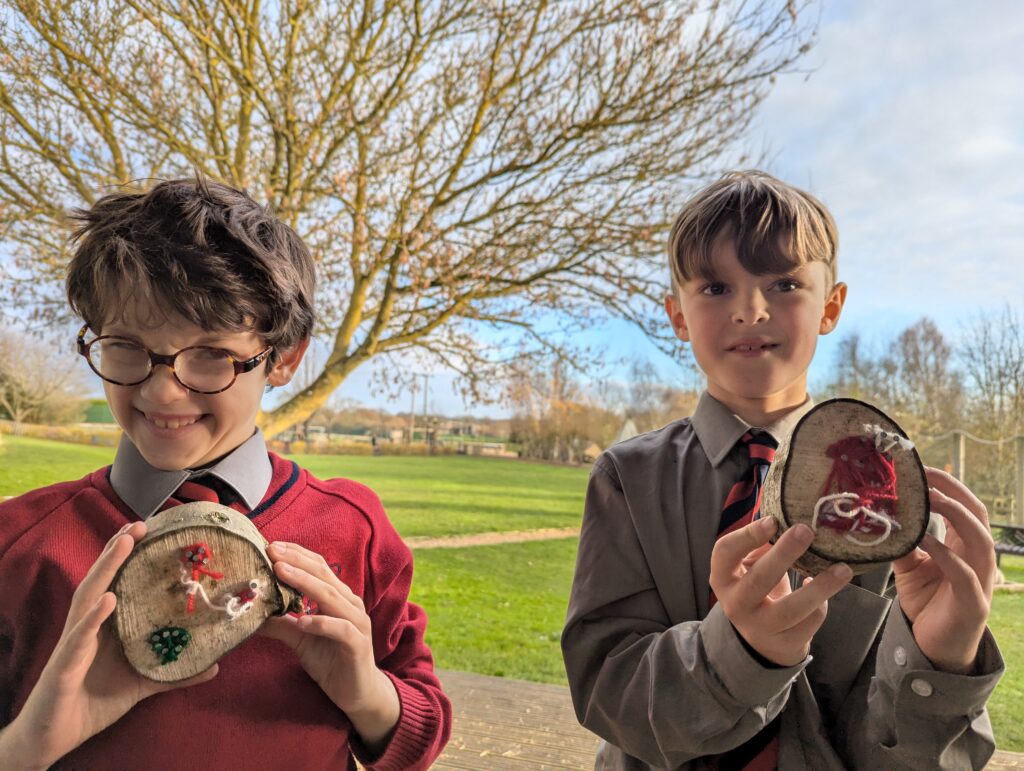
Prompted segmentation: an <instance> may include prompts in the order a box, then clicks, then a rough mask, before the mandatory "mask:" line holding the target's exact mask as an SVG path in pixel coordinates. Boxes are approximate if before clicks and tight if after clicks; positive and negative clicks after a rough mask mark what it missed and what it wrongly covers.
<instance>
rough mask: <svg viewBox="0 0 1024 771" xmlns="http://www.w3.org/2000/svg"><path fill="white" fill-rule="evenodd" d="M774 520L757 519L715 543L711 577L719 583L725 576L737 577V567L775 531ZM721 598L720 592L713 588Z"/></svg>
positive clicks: (763, 544)
mask: <svg viewBox="0 0 1024 771" xmlns="http://www.w3.org/2000/svg"><path fill="white" fill-rule="evenodd" d="M777 527H778V526H777V525H776V523H775V520H773V519H758V520H755V521H754V522H751V523H750V524H749V525H747V526H745V527H741V528H740V529H739V530H736V531H734V532H732V533H729V534H727V535H723V536H722V537H721V538H719V539H718V540H717V541H715V546H714V548H713V549H712V551H711V575H712V577H713V578H715V579H717V580H718V581H719V582H721V580H722V579H724V578H725V577H726V576H732V577H739V575H740V573H739V571H738V568H739V566H740V565H741V564H742V563H743V560H744V559H745V558H746V556H747V555H748V554H750V553H751V552H752V551H755V550H756V549H759V548H760V547H762V546H766V545H767V544H768V541H770V540H771V537H772V536H773V535H775V530H776V529H777ZM715 593H716V594H718V595H719V597H721V592H719V591H718V588H717V587H716V588H715Z"/></svg>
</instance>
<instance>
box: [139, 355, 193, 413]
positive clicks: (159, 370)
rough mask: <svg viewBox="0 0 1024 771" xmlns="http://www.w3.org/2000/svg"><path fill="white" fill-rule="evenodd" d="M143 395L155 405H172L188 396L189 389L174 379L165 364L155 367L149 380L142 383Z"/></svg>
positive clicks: (172, 373)
mask: <svg viewBox="0 0 1024 771" xmlns="http://www.w3.org/2000/svg"><path fill="white" fill-rule="evenodd" d="M141 388H142V395H143V396H144V397H145V398H146V399H147V400H148V401H151V402H153V403H154V404H170V403H171V402H176V401H178V400H179V399H183V398H184V397H185V396H188V393H189V391H188V389H187V388H185V386H183V385H182V384H181V383H179V382H178V381H177V379H176V378H175V377H174V372H172V371H171V368H170V367H168V366H167V365H165V364H157V365H156V366H155V367H153V371H152V372H151V373H150V375H149V378H148V379H147V380H145V381H144V382H143V383H142V386H141Z"/></svg>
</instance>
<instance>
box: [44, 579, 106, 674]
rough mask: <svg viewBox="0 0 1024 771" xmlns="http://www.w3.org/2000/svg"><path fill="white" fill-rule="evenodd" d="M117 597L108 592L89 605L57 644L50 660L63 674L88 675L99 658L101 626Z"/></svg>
mask: <svg viewBox="0 0 1024 771" xmlns="http://www.w3.org/2000/svg"><path fill="white" fill-rule="evenodd" d="M116 605H117V598H116V597H115V596H114V594H113V592H105V593H103V594H102V595H100V597H99V599H97V601H96V602H94V603H93V604H92V605H91V606H90V607H88V608H86V609H85V611H84V612H83V613H82V614H81V617H80V618H79V619H78V621H77V622H76V623H75V624H73V625H72V626H71V628H70V629H68V630H67V631H66V632H65V633H64V638H63V639H62V640H61V642H60V643H59V644H58V645H57V648H56V650H55V651H54V655H53V658H52V659H51V661H50V664H51V665H52V666H53V667H55V668H56V670H57V671H58V672H60V673H62V677H67V676H69V675H71V673H74V674H73V675H72V676H73V677H75V678H76V679H80V678H81V677H84V676H85V673H86V672H87V671H89V667H90V666H92V662H93V659H94V658H96V651H97V649H98V646H99V643H98V637H99V631H100V627H101V626H102V625H103V622H104V621H106V620H107V618H108V617H109V616H110V614H111V613H113V612H114V607H115V606H116Z"/></svg>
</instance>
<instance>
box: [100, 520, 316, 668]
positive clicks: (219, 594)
mask: <svg viewBox="0 0 1024 771" xmlns="http://www.w3.org/2000/svg"><path fill="white" fill-rule="evenodd" d="M146 526H147V530H148V532H147V533H146V537H145V538H143V539H142V540H141V541H140V542H139V543H138V544H136V546H135V549H134V550H133V551H132V553H131V555H130V556H129V558H128V560H127V561H126V562H125V564H124V565H123V566H122V567H121V569H120V571H118V574H117V576H115V578H114V581H113V585H112V587H111V590H112V591H113V592H114V594H115V595H116V596H117V608H116V610H115V614H114V619H113V621H112V628H113V630H114V633H115V636H116V637H117V639H118V641H119V642H120V644H121V648H122V650H123V651H124V655H125V657H126V658H127V659H128V662H129V663H130V664H131V665H132V667H133V668H134V669H135V670H136V671H137V672H138V673H139V674H141V675H143V676H144V677H148V678H150V679H151V680H157V681H159V682H164V683H167V682H175V681H178V680H186V679H188V678H189V677H192V676H193V675H197V674H199V673H200V672H203V671H205V670H206V669H208V668H209V667H210V666H211V665H212V664H214V663H215V662H216V661H217V660H219V659H220V658H221V657H222V656H224V654H226V653H227V652H228V651H230V650H231V649H232V648H234V647H235V646H237V645H239V644H240V643H242V642H243V641H244V640H246V639H247V638H248V637H249V636H251V635H252V634H253V633H254V632H255V631H256V630H257V629H259V627H260V626H261V625H262V624H263V622H264V621H265V620H266V619H267V618H269V617H270V616H272V615H282V614H284V613H287V612H300V611H301V610H302V597H301V595H300V594H299V593H298V592H297V591H295V590H294V589H292V588H291V587H290V586H288V585H286V584H283V583H281V582H280V581H279V580H278V579H277V577H276V576H275V575H274V571H273V567H272V563H271V561H270V558H269V557H268V556H267V552H266V548H267V546H268V543H267V541H266V539H264V538H263V536H262V535H260V532H259V530H257V529H256V526H255V525H253V524H252V522H250V521H249V519H248V518H247V517H246V516H245V515H244V514H240V513H239V512H237V511H235V510H234V509H229V508H227V507H226V506H221V505H220V504H217V503H210V502H206V501H197V502H195V503H186V504H184V505H181V506H175V507H173V508H170V509H167V510H165V511H162V512H160V513H159V514H156V515H154V516H152V517H150V518H149V519H147V520H146Z"/></svg>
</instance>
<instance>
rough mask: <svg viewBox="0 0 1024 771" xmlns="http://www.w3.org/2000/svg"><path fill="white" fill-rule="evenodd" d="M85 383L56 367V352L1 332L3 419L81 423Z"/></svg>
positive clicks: (0, 394)
mask: <svg viewBox="0 0 1024 771" xmlns="http://www.w3.org/2000/svg"><path fill="white" fill-rule="evenodd" d="M83 390H84V384H83V382H82V379H81V378H80V377H77V376H76V373H74V372H72V373H69V372H68V371H67V368H66V367H54V365H53V351H52V350H48V349H46V348H44V347H42V346H41V345H40V342H39V341H38V340H35V341H33V340H30V339H28V338H27V337H25V336H22V335H15V334H13V333H11V332H0V416H2V417H6V418H8V419H9V420H12V421H14V423H15V425H17V424H20V423H45V424H60V423H71V422H74V421H76V420H81V419H82V416H83V414H84V411H85V403H86V402H85V399H83V398H82V396H81V394H82V392H83Z"/></svg>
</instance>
